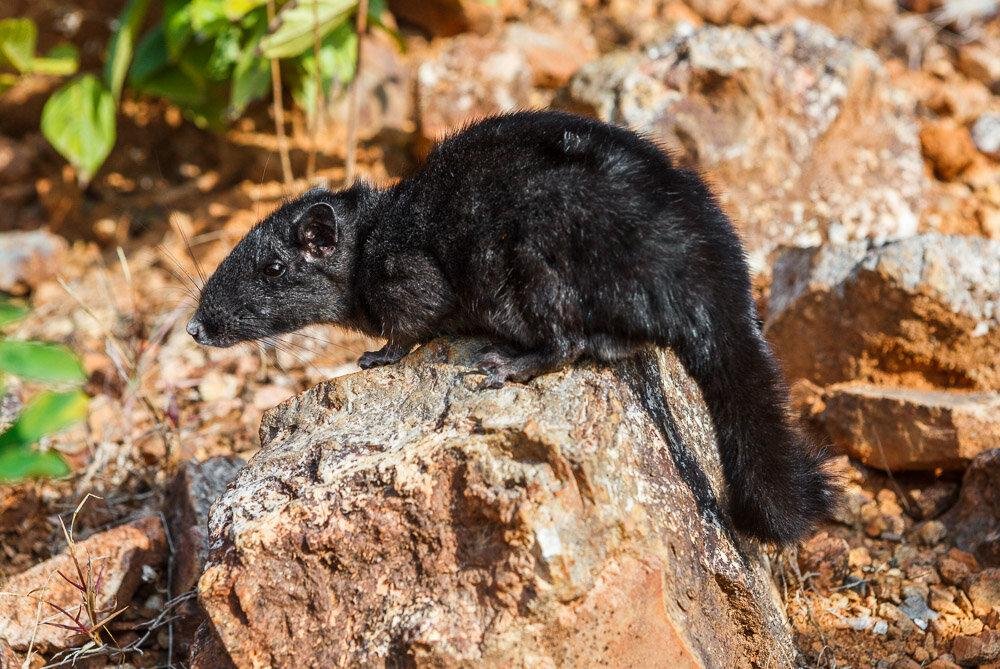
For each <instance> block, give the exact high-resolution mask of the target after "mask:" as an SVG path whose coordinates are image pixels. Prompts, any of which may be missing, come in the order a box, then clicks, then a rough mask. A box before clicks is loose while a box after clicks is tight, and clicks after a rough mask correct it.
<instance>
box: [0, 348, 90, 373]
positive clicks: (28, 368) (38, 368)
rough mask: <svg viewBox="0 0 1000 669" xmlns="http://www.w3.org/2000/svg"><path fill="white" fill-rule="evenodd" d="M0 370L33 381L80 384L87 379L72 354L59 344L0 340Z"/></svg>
mask: <svg viewBox="0 0 1000 669" xmlns="http://www.w3.org/2000/svg"><path fill="white" fill-rule="evenodd" d="M0 370H3V371H5V372H7V373H8V374H13V375H14V376H20V377H22V378H25V379H33V380H35V381H46V382H49V383H83V382H84V381H86V380H87V375H86V374H85V373H84V371H83V368H82V367H81V366H80V362H79V361H78V360H77V358H76V356H75V355H73V352H72V351H70V350H69V349H68V348H66V347H65V346H61V345H59V344H46V343H44V342H39V341H16V340H13V339H4V340H0Z"/></svg>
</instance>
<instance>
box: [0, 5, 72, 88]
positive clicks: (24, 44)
mask: <svg viewBox="0 0 1000 669" xmlns="http://www.w3.org/2000/svg"><path fill="white" fill-rule="evenodd" d="M37 41H38V28H37V27H36V26H35V23H34V21H32V20H31V19H3V20H0V93H2V92H4V91H5V90H7V89H8V88H10V87H11V86H13V85H14V84H15V83H17V79H18V76H19V75H22V74H54V75H67V74H73V73H74V72H76V68H77V66H78V64H79V55H78V54H77V52H76V47H74V46H73V45H72V44H60V45H58V46H56V47H53V49H52V50H51V51H49V52H48V54H46V55H45V56H38V55H37V54H36V53H35V51H36V43H37Z"/></svg>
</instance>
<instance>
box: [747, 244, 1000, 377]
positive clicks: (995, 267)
mask: <svg viewBox="0 0 1000 669" xmlns="http://www.w3.org/2000/svg"><path fill="white" fill-rule="evenodd" d="M765 334H766V335H767V337H768V339H769V340H770V341H771V343H772V344H773V345H774V347H775V350H776V352H777V353H778V357H779V358H780V359H781V363H782V366H783V367H784V369H785V372H786V373H787V374H788V376H789V377H791V378H806V379H809V380H810V381H812V382H813V383H816V384H818V385H821V386H825V385H828V384H831V383H836V382H840V381H848V380H861V381H868V382H873V383H878V384H885V385H896V386H903V387H915V388H927V387H935V388H949V389H966V390H997V389H1000V241H997V240H987V239H982V238H976V237H963V236H945V235H937V234H928V235H921V236H918V237H913V238H910V239H906V240H901V241H897V242H892V243H889V244H885V245H882V246H878V247H874V248H868V246H867V245H866V244H865V243H864V242H855V243H850V244H842V245H826V246H823V247H819V248H812V249H790V250H788V251H786V252H785V253H784V254H783V255H782V256H780V257H779V258H778V260H777V262H776V263H775V266H774V274H773V281H772V284H771V297H770V302H769V304H768V321H767V325H766V328H765Z"/></svg>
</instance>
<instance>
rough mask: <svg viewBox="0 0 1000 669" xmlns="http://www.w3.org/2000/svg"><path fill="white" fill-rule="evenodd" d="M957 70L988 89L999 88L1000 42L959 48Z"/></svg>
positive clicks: (965, 45) (966, 45)
mask: <svg viewBox="0 0 1000 669" xmlns="http://www.w3.org/2000/svg"><path fill="white" fill-rule="evenodd" d="M958 69H959V71H961V72H962V74H964V75H965V76H967V77H969V78H970V79H975V80H976V81H979V82H980V83H982V84H984V85H986V86H987V87H989V88H996V87H997V86H1000V40H992V41H990V42H988V43H986V44H976V43H973V44H964V45H962V46H961V47H959V49H958ZM994 92H995V91H994Z"/></svg>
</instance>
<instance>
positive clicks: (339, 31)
mask: <svg viewBox="0 0 1000 669" xmlns="http://www.w3.org/2000/svg"><path fill="white" fill-rule="evenodd" d="M357 56H358V35H357V33H355V32H354V26H353V25H352V24H351V23H350V22H347V21H345V22H343V23H341V24H340V25H339V26H337V27H336V28H334V29H333V31H332V32H331V33H330V34H329V35H327V37H326V39H325V40H324V41H323V44H322V46H321V47H320V50H319V70H320V71H319V73H320V80H321V81H322V84H323V94H324V95H329V94H330V90H331V88H332V86H333V83H334V82H337V83H340V84H346V83H348V82H349V81H350V80H351V79H353V78H354V69H355V66H356V65H357ZM298 65H299V70H300V71H299V72H298V73H297V74H298V76H297V78H296V79H295V80H294V85H293V87H292V96H293V97H294V98H295V103H296V104H297V105H298V106H299V107H301V108H302V109H304V110H305V111H306V114H307V115H308V116H309V118H310V119H312V117H313V115H314V114H315V112H316V110H315V109H314V107H315V105H316V57H315V55H314V54H313V52H312V51H311V50H310V51H306V52H305V53H303V54H302V55H301V56H300V57H299V63H298Z"/></svg>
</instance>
